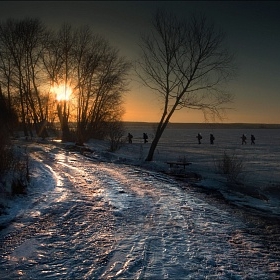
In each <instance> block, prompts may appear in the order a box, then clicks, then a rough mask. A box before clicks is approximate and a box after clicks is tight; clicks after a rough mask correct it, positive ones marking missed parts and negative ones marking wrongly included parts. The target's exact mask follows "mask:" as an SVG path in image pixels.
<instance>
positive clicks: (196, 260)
mask: <svg viewBox="0 0 280 280" xmlns="http://www.w3.org/2000/svg"><path fill="white" fill-rule="evenodd" d="M29 149H30V151H31V152H32V153H31V155H32V170H31V172H32V183H31V187H30V189H29V195H28V197H21V198H18V200H17V201H16V202H17V205H18V207H12V208H11V209H10V211H9V215H2V216H1V217H0V223H1V225H2V230H1V231H0V244H1V245H0V256H1V259H0V279H143V278H144V279H277V277H279V275H280V246H279V245H280V234H279V224H277V222H279V220H277V219H276V218H271V219H266V218H263V217H259V216H258V215H255V214H254V213H253V211H252V212H250V211H249V210H248V211H244V210H242V209H240V208H238V207H236V206H232V205H229V204H227V203H225V202H224V201H222V200H220V199H219V198H216V197H215V196H213V195H212V194H211V192H207V191H203V190H202V189H200V188H194V187H192V186H190V185H188V184H187V183H186V182H178V181H176V180H174V179H172V178H171V177H169V176H166V175H164V174H162V173H158V172H155V171H148V170H145V169H142V168H141V167H133V166H128V165H122V164H116V163H112V162H106V161H103V160H101V159H102V158H100V157H98V156H96V157H95V156H92V157H91V158H87V157H84V156H83V155H81V154H79V153H76V152H69V151H65V150H63V149H61V148H59V147H57V146H55V145H49V144H48V145H37V144H33V145H30V147H29ZM12 205H14V204H12Z"/></svg>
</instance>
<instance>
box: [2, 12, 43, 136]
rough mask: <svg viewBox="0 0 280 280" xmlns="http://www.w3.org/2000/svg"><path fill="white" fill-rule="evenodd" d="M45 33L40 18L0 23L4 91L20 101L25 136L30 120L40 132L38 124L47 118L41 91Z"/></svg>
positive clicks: (9, 96)
mask: <svg viewBox="0 0 280 280" xmlns="http://www.w3.org/2000/svg"><path fill="white" fill-rule="evenodd" d="M44 36H45V28H44V26H43V24H42V23H41V21H40V20H37V19H30V18H26V19H24V20H13V19H8V20H7V21H6V22H3V23H1V26H0V42H1V67H0V72H1V80H2V85H3V91H5V92H7V96H8V100H9V102H10V103H11V100H12V98H11V94H13V95H14V100H18V101H19V102H18V103H19V106H18V108H20V110H19V111H20V114H19V116H20V118H21V123H22V125H23V128H24V132H25V135H26V136H27V134H28V133H27V123H29V121H30V120H32V121H33V123H34V124H35V128H36V129H37V133H39V132H40V131H41V132H42V130H41V129H40V128H39V126H38V124H39V123H41V122H42V121H43V120H44V119H45V112H44V110H43V103H42V101H43V98H42V97H43V96H42V94H41V92H40V90H39V89H40V85H41V84H40V82H42V76H41V75H42V71H41V57H42V52H43V49H44V44H43V38H44ZM12 91H13V93H12ZM14 103H15V102H14Z"/></svg>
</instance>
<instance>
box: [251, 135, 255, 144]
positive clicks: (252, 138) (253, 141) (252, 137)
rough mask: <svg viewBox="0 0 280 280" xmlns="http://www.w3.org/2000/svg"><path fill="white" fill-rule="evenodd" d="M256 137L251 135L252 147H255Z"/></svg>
mask: <svg viewBox="0 0 280 280" xmlns="http://www.w3.org/2000/svg"><path fill="white" fill-rule="evenodd" d="M255 140H256V138H255V136H254V135H253V134H251V145H255Z"/></svg>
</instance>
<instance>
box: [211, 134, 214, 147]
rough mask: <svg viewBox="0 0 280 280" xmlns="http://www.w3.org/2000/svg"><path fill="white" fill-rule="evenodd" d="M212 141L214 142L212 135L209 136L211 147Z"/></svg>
mask: <svg viewBox="0 0 280 280" xmlns="http://www.w3.org/2000/svg"><path fill="white" fill-rule="evenodd" d="M214 140H215V137H214V135H213V134H210V144H211V145H213V144H214Z"/></svg>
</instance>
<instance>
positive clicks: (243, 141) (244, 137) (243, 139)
mask: <svg viewBox="0 0 280 280" xmlns="http://www.w3.org/2000/svg"><path fill="white" fill-rule="evenodd" d="M246 139H247V137H246V136H245V135H244V134H242V136H241V140H242V145H243V144H247V142H246Z"/></svg>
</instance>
